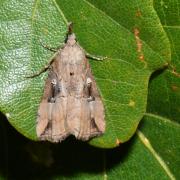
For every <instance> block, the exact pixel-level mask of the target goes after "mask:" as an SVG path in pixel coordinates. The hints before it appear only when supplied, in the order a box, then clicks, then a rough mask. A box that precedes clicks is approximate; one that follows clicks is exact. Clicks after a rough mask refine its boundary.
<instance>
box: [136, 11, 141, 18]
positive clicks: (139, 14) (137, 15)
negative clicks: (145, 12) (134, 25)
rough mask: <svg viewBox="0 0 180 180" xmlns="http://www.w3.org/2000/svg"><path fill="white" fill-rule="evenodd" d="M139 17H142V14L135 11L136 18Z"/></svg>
mask: <svg viewBox="0 0 180 180" xmlns="http://www.w3.org/2000/svg"><path fill="white" fill-rule="evenodd" d="M140 16H142V13H141V11H140V10H139V9H138V10H137V11H136V17H140Z"/></svg>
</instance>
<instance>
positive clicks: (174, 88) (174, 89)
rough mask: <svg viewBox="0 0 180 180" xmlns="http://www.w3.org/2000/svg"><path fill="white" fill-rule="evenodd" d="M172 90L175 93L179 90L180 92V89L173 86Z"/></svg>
mask: <svg viewBox="0 0 180 180" xmlns="http://www.w3.org/2000/svg"><path fill="white" fill-rule="evenodd" d="M171 89H172V90H173V91H178V90H179V88H178V87H177V86H176V85H172V86H171Z"/></svg>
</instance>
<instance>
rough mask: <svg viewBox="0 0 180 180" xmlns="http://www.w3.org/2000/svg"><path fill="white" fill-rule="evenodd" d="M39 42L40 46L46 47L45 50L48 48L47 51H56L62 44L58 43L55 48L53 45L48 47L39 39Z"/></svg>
mask: <svg viewBox="0 0 180 180" xmlns="http://www.w3.org/2000/svg"><path fill="white" fill-rule="evenodd" d="M40 44H41V46H42V47H44V48H45V49H47V50H49V51H52V52H57V51H58V50H59V49H61V48H62V47H63V46H64V45H63V46H62V45H60V46H59V47H57V48H54V47H49V46H48V45H46V44H43V42H42V41H41V40H40Z"/></svg>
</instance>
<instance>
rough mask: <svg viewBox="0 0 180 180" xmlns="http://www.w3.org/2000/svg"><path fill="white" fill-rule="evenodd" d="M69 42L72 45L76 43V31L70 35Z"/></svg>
mask: <svg viewBox="0 0 180 180" xmlns="http://www.w3.org/2000/svg"><path fill="white" fill-rule="evenodd" d="M67 43H68V44H69V45H71V46H72V45H74V44H75V43H76V36H75V34H74V33H72V34H69V35H68V39H67Z"/></svg>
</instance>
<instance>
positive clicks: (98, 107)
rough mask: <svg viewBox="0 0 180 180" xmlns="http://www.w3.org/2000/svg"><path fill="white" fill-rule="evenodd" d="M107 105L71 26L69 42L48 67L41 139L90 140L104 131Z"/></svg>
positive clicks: (40, 119) (38, 129)
mask: <svg viewBox="0 0 180 180" xmlns="http://www.w3.org/2000/svg"><path fill="white" fill-rule="evenodd" d="M104 118H105V113H104V106H103V103H102V100H101V97H100V94H99V92H98V89H97V86H96V82H95V80H94V78H93V75H92V72H91V68H90V65H89V62H88V60H87V58H86V53H85V51H84V50H83V49H82V47H81V46H80V45H79V44H78V43H77V42H76V37H75V34H74V33H72V26H71V25H70V26H69V32H68V35H67V40H66V41H65V44H64V46H63V47H62V48H59V49H58V51H57V52H56V56H55V57H54V59H53V60H52V63H51V64H50V66H49V74H48V78H47V80H46V82H45V88H44V94H43V97H42V100H41V103H40V106H39V109H38V117H37V126H36V132H37V136H38V138H39V139H40V140H48V141H51V142H60V141H62V140H64V139H65V138H66V137H67V136H69V135H74V136H75V137H76V138H77V139H80V140H83V141H87V140H89V139H90V138H92V137H95V136H99V135H101V134H103V133H104V131H105V120H104Z"/></svg>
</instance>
